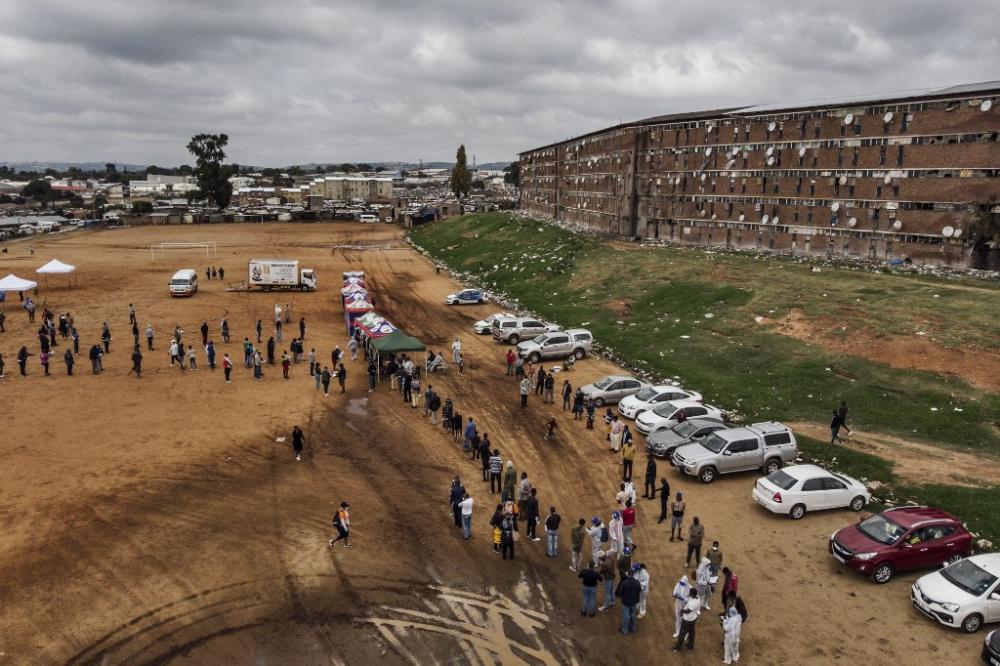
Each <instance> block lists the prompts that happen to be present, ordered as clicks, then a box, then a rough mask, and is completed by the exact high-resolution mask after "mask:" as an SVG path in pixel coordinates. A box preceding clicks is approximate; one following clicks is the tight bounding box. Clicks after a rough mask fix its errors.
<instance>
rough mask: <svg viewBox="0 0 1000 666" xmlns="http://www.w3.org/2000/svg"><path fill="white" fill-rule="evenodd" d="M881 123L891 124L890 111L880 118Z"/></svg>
mask: <svg viewBox="0 0 1000 666" xmlns="http://www.w3.org/2000/svg"><path fill="white" fill-rule="evenodd" d="M882 122H884V123H888V122H892V111H886V113H885V115H884V116H882Z"/></svg>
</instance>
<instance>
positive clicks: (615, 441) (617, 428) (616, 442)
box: [611, 414, 625, 453]
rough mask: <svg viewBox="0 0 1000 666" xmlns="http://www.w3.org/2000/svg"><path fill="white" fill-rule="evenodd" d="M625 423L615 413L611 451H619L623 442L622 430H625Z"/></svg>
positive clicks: (612, 421)
mask: <svg viewBox="0 0 1000 666" xmlns="http://www.w3.org/2000/svg"><path fill="white" fill-rule="evenodd" d="M624 430H625V427H624V424H623V423H622V422H621V421H619V420H618V415H617V414H615V415H614V416H612V417H611V451H612V452H614V453H618V449H619V448H621V443H622V432H624Z"/></svg>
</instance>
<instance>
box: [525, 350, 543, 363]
mask: <svg viewBox="0 0 1000 666" xmlns="http://www.w3.org/2000/svg"><path fill="white" fill-rule="evenodd" d="M528 360H529V361H531V362H532V363H538V362H539V361H541V360H542V357H541V356H540V355H539V353H538V352H534V353H532V354H531V356H529V357H528Z"/></svg>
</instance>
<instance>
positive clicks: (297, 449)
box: [292, 426, 306, 460]
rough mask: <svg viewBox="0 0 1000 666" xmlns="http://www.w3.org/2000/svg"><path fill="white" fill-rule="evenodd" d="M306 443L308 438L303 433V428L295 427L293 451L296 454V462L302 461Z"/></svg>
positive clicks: (293, 429) (293, 431)
mask: <svg viewBox="0 0 1000 666" xmlns="http://www.w3.org/2000/svg"><path fill="white" fill-rule="evenodd" d="M305 443H306V436H305V434H304V433H303V432H302V428H300V427H298V426H295V427H294V428H292V451H293V452H294V453H295V459H296V460H302V448H303V446H304V445H305Z"/></svg>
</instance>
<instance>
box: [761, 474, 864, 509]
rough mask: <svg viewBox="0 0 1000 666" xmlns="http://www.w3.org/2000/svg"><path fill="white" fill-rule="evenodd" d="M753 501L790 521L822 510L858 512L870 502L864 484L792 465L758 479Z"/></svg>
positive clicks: (842, 476) (845, 477) (839, 475)
mask: <svg viewBox="0 0 1000 666" xmlns="http://www.w3.org/2000/svg"><path fill="white" fill-rule="evenodd" d="M753 498H754V500H755V501H756V502H757V504H760V505H761V506H762V507H764V508H765V509H767V510H768V511H770V512H772V513H783V514H785V515H787V516H788V517H789V518H791V519H792V520H798V519H799V518H801V517H802V516H804V515H806V512H807V511H819V510H821V509H843V508H845V507H847V508H849V509H850V510H851V511H861V509H863V508H865V506H866V505H867V504H868V503H869V502H871V500H872V496H871V493H869V492H868V489H867V488H865V484H863V483H861V482H860V481H858V480H857V479H852V478H851V477H849V476H845V475H843V474H837V473H835V472H830V471H828V470H825V469H823V468H822V467H817V466H816V465H791V466H789V467H785V468H784V469H779V470H778V471H777V472H774V473H773V474H768V475H767V476H765V477H763V478H760V479H757V483H755V484H754V487H753Z"/></svg>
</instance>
